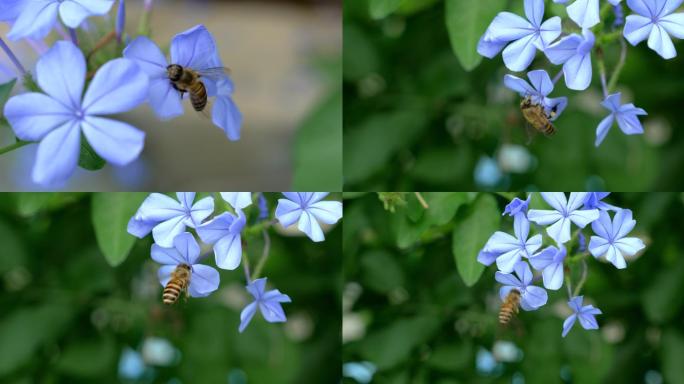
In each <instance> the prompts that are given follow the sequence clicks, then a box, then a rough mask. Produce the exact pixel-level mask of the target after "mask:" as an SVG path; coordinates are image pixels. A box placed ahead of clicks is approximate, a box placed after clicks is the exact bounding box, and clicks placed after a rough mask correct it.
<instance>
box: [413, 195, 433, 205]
mask: <svg viewBox="0 0 684 384" xmlns="http://www.w3.org/2000/svg"><path fill="white" fill-rule="evenodd" d="M414 193H415V194H416V199H418V202H419V203H420V205H422V206H423V209H428V208H430V206H429V205H428V203H427V201H425V199H424V198H423V195H421V194H420V192H414Z"/></svg>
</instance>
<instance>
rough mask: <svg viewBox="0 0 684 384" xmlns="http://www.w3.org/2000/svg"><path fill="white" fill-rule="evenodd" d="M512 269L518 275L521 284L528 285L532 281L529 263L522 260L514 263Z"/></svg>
mask: <svg viewBox="0 0 684 384" xmlns="http://www.w3.org/2000/svg"><path fill="white" fill-rule="evenodd" d="M514 270H515V274H516V275H518V277H519V278H520V282H522V284H523V285H528V284H530V283H531V282H532V278H533V277H534V275H532V270H531V269H530V265H529V264H527V263H526V262H524V261H523V262H520V263H518V264H516V265H515V268H514Z"/></svg>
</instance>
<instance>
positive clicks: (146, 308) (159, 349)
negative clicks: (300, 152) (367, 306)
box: [0, 193, 342, 384]
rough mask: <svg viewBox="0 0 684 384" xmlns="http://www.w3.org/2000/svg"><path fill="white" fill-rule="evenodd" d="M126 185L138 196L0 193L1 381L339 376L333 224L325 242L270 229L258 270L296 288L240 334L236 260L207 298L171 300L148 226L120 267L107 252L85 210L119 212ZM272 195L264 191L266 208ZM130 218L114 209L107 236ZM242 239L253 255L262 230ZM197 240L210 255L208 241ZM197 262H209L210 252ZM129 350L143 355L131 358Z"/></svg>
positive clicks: (337, 243)
mask: <svg viewBox="0 0 684 384" xmlns="http://www.w3.org/2000/svg"><path fill="white" fill-rule="evenodd" d="M129 196H132V198H133V199H138V200H139V199H140V195H136V194H130V195H129V194H98V195H93V194H87V193H73V194H66V193H50V194H48V193H45V194H39V193H19V194H2V195H0V243H1V244H2V245H3V250H2V256H1V257H0V278H1V280H2V281H1V282H2V287H1V288H0V289H1V290H2V295H0V304H1V305H2V308H3V310H2V313H1V314H0V340H2V343H0V382H2V383H230V384H241V383H304V382H316V383H332V382H336V381H339V377H340V371H339V361H340V358H341V357H340V353H341V352H340V340H339V329H340V326H341V324H340V318H341V315H340V311H339V309H338V308H340V302H339V297H340V281H341V280H340V279H341V271H340V268H339V263H338V260H340V257H341V234H342V231H341V225H338V226H337V227H335V228H333V230H332V231H331V232H330V233H328V234H327V235H326V240H325V242H323V243H313V242H311V241H310V240H309V239H308V238H306V237H304V236H284V235H280V234H275V233H273V234H272V236H271V240H272V248H271V256H270V258H269V262H268V263H267V264H266V267H265V270H264V274H265V275H266V276H268V278H269V285H270V286H271V287H276V288H278V289H280V290H281V291H282V292H284V293H286V294H288V295H290V296H291V297H292V300H293V302H292V303H291V304H286V305H285V306H284V309H285V312H286V314H287V315H288V322H287V323H285V324H269V323H266V322H265V321H264V320H263V318H262V317H261V315H257V316H256V317H255V318H254V320H253V321H252V323H251V324H250V325H249V327H248V328H247V329H246V331H245V332H244V333H243V334H239V333H238V330H237V329H238V324H239V321H240V311H241V309H242V308H243V306H244V305H245V304H246V303H247V302H248V300H250V299H251V298H250V297H248V295H247V292H246V291H245V290H244V275H243V273H242V271H241V270H236V271H220V273H221V285H220V287H219V290H218V291H217V292H215V293H214V294H212V295H211V296H209V297H208V298H202V299H193V298H190V299H188V300H187V301H186V302H183V301H181V302H180V303H178V304H176V305H175V306H173V307H167V306H163V305H162V304H161V286H160V285H159V282H158V280H157V277H156V274H157V265H156V264H155V263H154V262H153V261H152V260H151V259H150V257H149V249H150V246H151V239H150V237H149V236H148V237H147V238H145V239H143V240H135V242H134V244H133V247H132V251H131V252H130V256H129V257H128V258H127V259H125V261H124V262H122V263H121V264H120V265H119V266H118V267H117V268H114V267H111V266H110V265H109V264H108V263H107V262H106V261H105V255H103V253H102V252H101V251H100V250H99V247H98V242H97V241H96V232H98V231H99V230H98V229H95V230H94V229H93V225H92V224H91V218H92V219H93V220H94V221H95V222H97V221H98V220H100V219H99V216H107V214H106V211H107V210H108V209H109V210H110V211H111V212H116V211H117V210H118V209H117V207H120V206H123V205H125V203H124V200H125V199H126V197H129ZM143 197H144V195H143ZM276 198H277V196H276V195H275V194H269V196H268V200H269V205H270V207H271V209H273V208H274V207H275V199H276ZM133 210H135V209H133ZM126 223H127V220H125V221H122V218H121V217H116V215H115V214H114V213H113V214H112V216H110V217H109V225H110V231H111V232H112V233H111V234H110V236H113V237H116V236H117V235H115V233H116V232H118V231H119V228H115V227H118V226H120V225H124V226H125V225H126ZM97 225H103V223H100V224H97ZM100 230H101V229H100ZM100 236H102V235H101V234H99V235H98V237H100ZM110 241H111V240H110ZM245 241H246V244H247V247H246V249H247V252H248V255H249V257H250V258H251V259H253V260H255V261H256V259H257V258H258V257H259V256H260V255H261V251H262V246H263V240H262V238H261V236H256V237H248V238H246V239H245ZM100 245H102V244H100ZM203 251H204V252H205V253H208V254H209V255H211V249H210V248H207V249H203ZM204 263H205V264H209V265H212V264H213V256H210V257H209V258H208V259H206V260H205V261H204ZM126 351H127V352H126ZM130 353H133V354H135V355H136V356H138V359H142V360H141V361H140V364H143V365H141V366H139V367H137V368H136V365H135V364H131V362H130V361H128V362H127V360H126V358H125V356H126V355H127V354H130ZM165 356H166V357H165ZM122 372H129V373H130V372H137V373H138V374H139V376H140V377H139V378H138V379H132V378H126V377H125V376H122Z"/></svg>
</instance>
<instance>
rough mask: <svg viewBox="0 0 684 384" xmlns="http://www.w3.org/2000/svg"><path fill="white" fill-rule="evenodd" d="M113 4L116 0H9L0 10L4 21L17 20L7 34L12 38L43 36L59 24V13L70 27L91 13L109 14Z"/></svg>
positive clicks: (74, 26)
mask: <svg viewBox="0 0 684 384" xmlns="http://www.w3.org/2000/svg"><path fill="white" fill-rule="evenodd" d="M2 1H3V3H5V2H6V1H7V0H2ZM113 4H114V0H20V1H17V0H10V1H9V2H7V3H5V4H3V5H2V7H3V8H4V9H3V8H0V10H3V11H4V12H3V13H5V12H6V13H7V15H8V16H3V17H2V19H3V20H12V19H16V20H14V24H13V25H12V29H11V30H10V32H9V33H8V34H7V37H9V38H10V39H11V40H17V39H21V38H24V37H32V38H34V39H42V38H44V37H45V36H47V34H48V33H50V30H51V29H52V27H54V25H55V23H57V14H58V13H59V16H60V18H61V19H62V22H64V24H65V25H66V26H67V27H69V28H76V27H78V26H79V25H81V23H82V22H83V20H85V19H86V18H87V17H89V16H93V15H105V14H107V12H109V10H110V8H111V7H112V5H113Z"/></svg>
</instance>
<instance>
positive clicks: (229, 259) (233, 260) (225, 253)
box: [214, 234, 242, 271]
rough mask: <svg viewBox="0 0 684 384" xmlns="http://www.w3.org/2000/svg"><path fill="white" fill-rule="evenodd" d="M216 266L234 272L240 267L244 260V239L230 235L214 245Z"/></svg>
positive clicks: (238, 235)
mask: <svg viewBox="0 0 684 384" xmlns="http://www.w3.org/2000/svg"><path fill="white" fill-rule="evenodd" d="M214 256H215V258H216V266H217V267H219V268H221V269H227V270H229V271H232V270H234V269H236V268H237V267H239V266H240V261H241V260H242V237H241V236H240V234H236V235H233V234H228V235H227V236H225V237H222V238H221V239H219V240H218V241H217V242H216V244H214Z"/></svg>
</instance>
